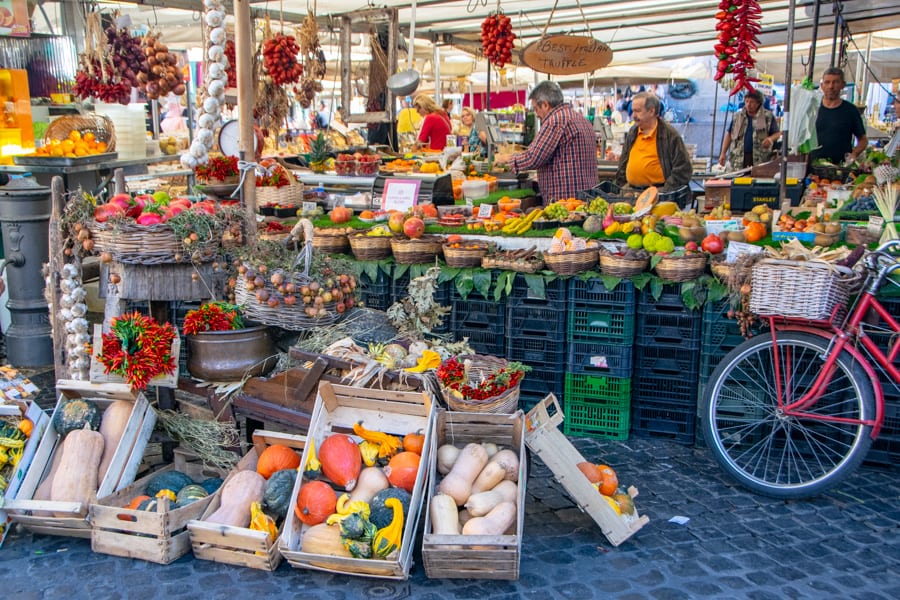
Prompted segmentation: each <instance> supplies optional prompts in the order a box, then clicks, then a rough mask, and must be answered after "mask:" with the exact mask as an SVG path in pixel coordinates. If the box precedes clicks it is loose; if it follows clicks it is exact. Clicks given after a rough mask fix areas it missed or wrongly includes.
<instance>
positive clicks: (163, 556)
mask: <svg viewBox="0 0 900 600" xmlns="http://www.w3.org/2000/svg"><path fill="white" fill-rule="evenodd" d="M189 458H190V454H189V453H185V452H183V451H180V450H179V449H176V452H175V462H174V463H173V464H171V465H167V466H165V467H163V468H162V469H160V470H158V471H156V472H154V473H151V474H150V475H147V476H145V477H142V478H141V479H138V480H137V481H135V482H134V483H133V484H131V485H129V486H127V487H125V488H123V489H121V490H119V491H118V492H116V493H115V494H112V495H110V496H107V497H106V498H103V499H100V500H98V501H97V502H96V503H94V504H91V513H90V514H91V550H93V551H94V552H99V553H101V554H110V555H112V556H124V557H125V558H139V559H141V560H146V561H150V562H155V563H159V564H163V565H167V564H169V563H171V562H173V561H175V560H178V559H179V558H181V557H182V556H184V555H185V554H187V553H188V552H189V551H190V549H191V539H190V535H189V533H188V530H187V524H188V521H191V520H193V519H197V518H199V517H200V515H202V514H203V512H204V511H205V510H206V508H207V507H208V506H209V505H210V503H212V501H213V500H214V499H215V498H217V497H218V495H219V491H218V490H216V492H215V493H213V494H210V495H209V496H207V497H206V498H202V499H200V500H197V501H196V502H192V503H190V504H188V505H186V506H182V507H177V508H176V507H175V506H174V505H173V504H172V503H170V501H169V500H168V499H167V498H160V499H159V502H158V504H157V507H156V510H150V511H148V510H137V509H130V508H127V506H128V504H129V503H130V502H131V500H132V499H133V498H135V497H136V496H140V495H142V494H143V493H144V489H145V488H146V487H147V483H149V482H150V480H151V479H152V478H153V477H154V476H155V475H157V474H159V473H163V472H168V471H173V470H178V471H181V472H182V473H184V474H186V475H188V476H190V477H191V478H192V479H193V480H194V482H195V483H200V481H202V480H204V479H206V478H207V477H222V476H224V473H222V472H220V471H219V470H218V469H215V468H211V467H205V466H204V465H203V464H202V463H200V462H188V460H189Z"/></svg>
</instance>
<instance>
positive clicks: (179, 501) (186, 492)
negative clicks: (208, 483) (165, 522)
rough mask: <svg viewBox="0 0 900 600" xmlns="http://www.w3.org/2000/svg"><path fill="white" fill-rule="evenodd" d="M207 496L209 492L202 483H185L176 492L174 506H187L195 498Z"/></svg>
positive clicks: (201, 498)
mask: <svg viewBox="0 0 900 600" xmlns="http://www.w3.org/2000/svg"><path fill="white" fill-rule="evenodd" d="M207 496H209V492H207V491H206V490H205V489H204V488H203V486H202V485H198V484H196V483H192V484H190V485H186V486H184V487H183V488H181V489H180V490H178V494H177V495H176V497H175V508H181V507H182V506H187V505H188V504H191V503H193V502H196V501H197V500H203V499H204V498H206V497H207Z"/></svg>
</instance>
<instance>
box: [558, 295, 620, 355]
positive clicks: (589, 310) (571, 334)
mask: <svg viewBox="0 0 900 600" xmlns="http://www.w3.org/2000/svg"><path fill="white" fill-rule="evenodd" d="M634 322H635V315H634V304H630V305H628V306H627V307H625V306H614V305H606V306H603V305H597V306H578V307H574V306H573V307H571V308H569V319H568V324H567V329H566V336H567V339H568V340H569V341H570V342H571V341H573V340H596V341H599V342H604V343H608V344H622V345H630V344H632V343H633V342H634Z"/></svg>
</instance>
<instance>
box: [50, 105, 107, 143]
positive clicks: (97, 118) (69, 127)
mask: <svg viewBox="0 0 900 600" xmlns="http://www.w3.org/2000/svg"><path fill="white" fill-rule="evenodd" d="M73 131H78V132H79V133H81V135H82V137H83V136H84V134H86V133H92V134H94V139H96V140H97V141H98V142H105V143H106V151H107V152H113V151H115V149H116V126H115V125H113V122H112V119H110V118H109V117H107V116H106V115H98V114H87V115H65V116H62V117H59V118H58V119H54V120H53V122H51V123H50V126H49V127H47V130H46V131H45V132H44V141H45V142H50V140H66V139H69V134H70V133H72V132H73Z"/></svg>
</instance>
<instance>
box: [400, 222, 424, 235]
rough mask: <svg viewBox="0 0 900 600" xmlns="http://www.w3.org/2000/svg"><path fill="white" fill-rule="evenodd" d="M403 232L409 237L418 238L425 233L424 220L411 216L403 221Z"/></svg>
mask: <svg viewBox="0 0 900 600" xmlns="http://www.w3.org/2000/svg"><path fill="white" fill-rule="evenodd" d="M403 233H405V234H406V235H407V236H408V237H411V238H420V237H422V234H423V233H425V221H423V220H422V219H420V218H419V217H412V218H410V219H407V220H406V222H405V223H403Z"/></svg>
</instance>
